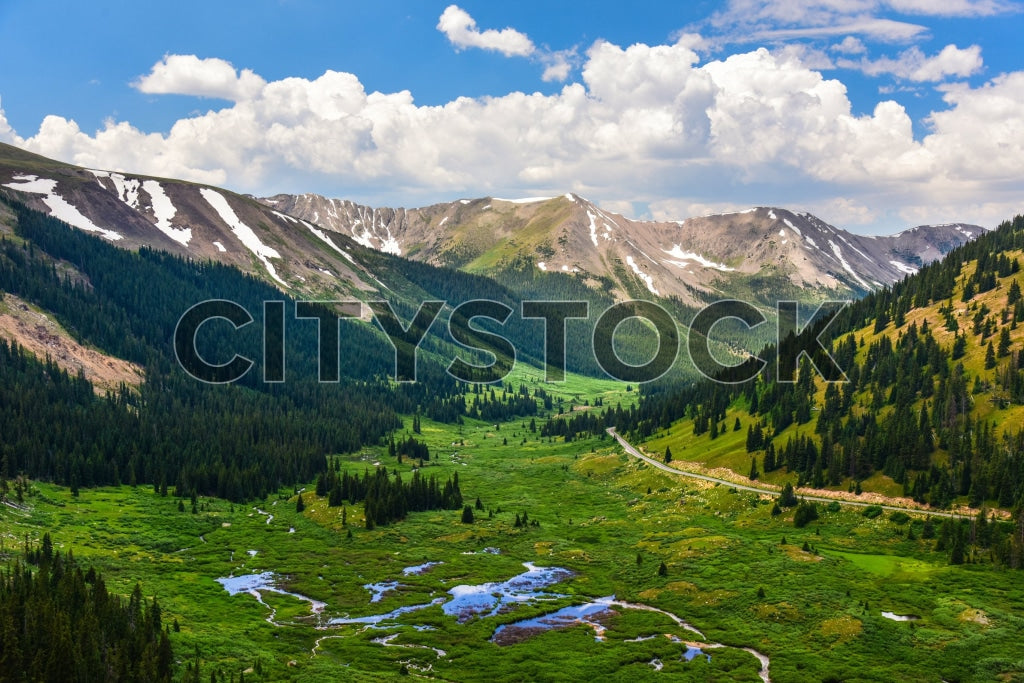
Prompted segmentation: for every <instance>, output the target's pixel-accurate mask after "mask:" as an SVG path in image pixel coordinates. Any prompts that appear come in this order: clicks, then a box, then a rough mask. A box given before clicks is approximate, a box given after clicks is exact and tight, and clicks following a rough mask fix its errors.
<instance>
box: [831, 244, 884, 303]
mask: <svg viewBox="0 0 1024 683" xmlns="http://www.w3.org/2000/svg"><path fill="white" fill-rule="evenodd" d="M828 244H829V246H830V247H832V253H834V254H835V255H836V258H837V259H839V263H840V264H842V266H843V269H844V270H845V271H846V272H847V273H849V274H850V275H852V276H853V279H854V280H856V281H857V282H859V283H860V284H861V286H862V287H864V289H866V290H869V291H870V290H872V289H874V288H873V287H872V286H871V285H869V284H868V283H867V282H865V281H864V280H863V279H861V277H860V275H858V274H857V271H855V270H854V269H853V267H852V266H851V265H850V264H849V263H848V262H847V260H846V258H845V257H844V256H843V252H842V250H841V249H840V248H839V245H838V244H836V243H835V242H833V241H832V240H829V241H828Z"/></svg>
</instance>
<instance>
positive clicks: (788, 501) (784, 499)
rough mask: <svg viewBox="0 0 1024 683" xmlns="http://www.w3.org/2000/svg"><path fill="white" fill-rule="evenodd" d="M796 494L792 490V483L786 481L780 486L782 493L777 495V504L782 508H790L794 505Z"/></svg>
mask: <svg viewBox="0 0 1024 683" xmlns="http://www.w3.org/2000/svg"><path fill="white" fill-rule="evenodd" d="M796 504H797V500H796V494H795V493H794V492H793V485H792V484H791V483H789V482H788V481H787V482H786V485H785V486H783V487H782V495H780V496H779V505H780V506H782V507H784V508H791V507H794V506H796Z"/></svg>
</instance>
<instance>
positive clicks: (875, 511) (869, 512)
mask: <svg viewBox="0 0 1024 683" xmlns="http://www.w3.org/2000/svg"><path fill="white" fill-rule="evenodd" d="M861 514H863V515H864V516H865V517H867V518H868V519H875V518H876V517H878V516H879V515H881V514H882V506H881V505H869V506H867V507H866V508H864V512H862V513H861Z"/></svg>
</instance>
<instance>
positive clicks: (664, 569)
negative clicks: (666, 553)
mask: <svg viewBox="0 0 1024 683" xmlns="http://www.w3.org/2000/svg"><path fill="white" fill-rule="evenodd" d="M658 576H668V565H666V564H665V563H664V562H662V563H661V564H660V565H658Z"/></svg>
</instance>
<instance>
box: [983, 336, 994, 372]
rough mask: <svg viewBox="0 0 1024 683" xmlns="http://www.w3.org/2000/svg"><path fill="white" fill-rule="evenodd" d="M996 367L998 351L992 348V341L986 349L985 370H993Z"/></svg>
mask: <svg viewBox="0 0 1024 683" xmlns="http://www.w3.org/2000/svg"><path fill="white" fill-rule="evenodd" d="M995 366H996V350H995V349H994V348H993V347H992V342H991V341H990V342H989V343H988V345H987V346H986V347H985V369H986V370H991V369H992V368H994V367H995Z"/></svg>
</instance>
